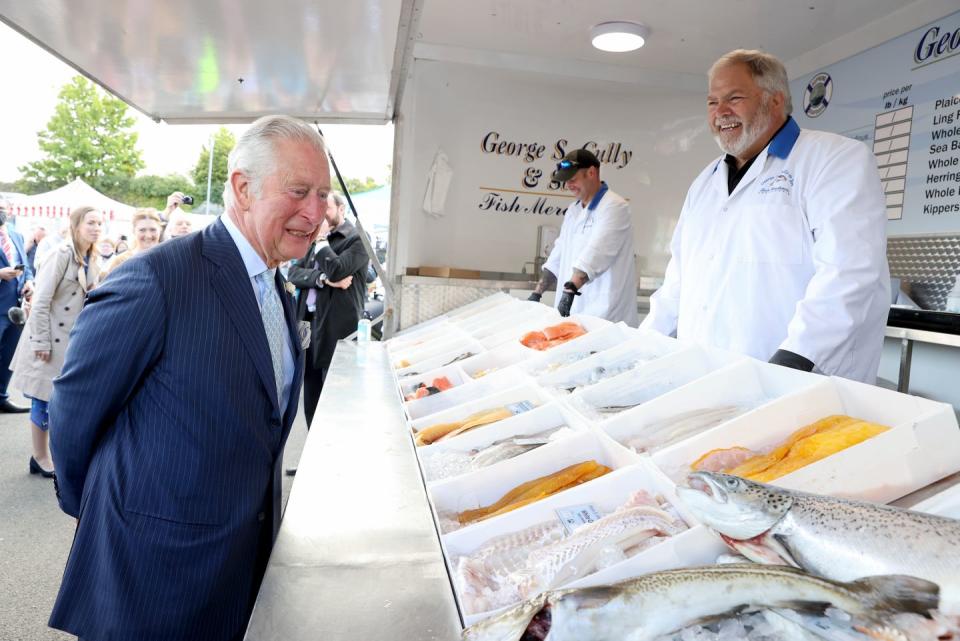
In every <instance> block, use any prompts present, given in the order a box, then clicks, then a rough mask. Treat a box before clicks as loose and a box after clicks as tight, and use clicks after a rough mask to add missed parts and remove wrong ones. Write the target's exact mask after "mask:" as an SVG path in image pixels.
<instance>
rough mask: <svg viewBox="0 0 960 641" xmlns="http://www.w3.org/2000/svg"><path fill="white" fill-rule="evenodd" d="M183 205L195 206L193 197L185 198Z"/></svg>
mask: <svg viewBox="0 0 960 641" xmlns="http://www.w3.org/2000/svg"><path fill="white" fill-rule="evenodd" d="M183 204H184V205H192V204H193V196H184V197H183Z"/></svg>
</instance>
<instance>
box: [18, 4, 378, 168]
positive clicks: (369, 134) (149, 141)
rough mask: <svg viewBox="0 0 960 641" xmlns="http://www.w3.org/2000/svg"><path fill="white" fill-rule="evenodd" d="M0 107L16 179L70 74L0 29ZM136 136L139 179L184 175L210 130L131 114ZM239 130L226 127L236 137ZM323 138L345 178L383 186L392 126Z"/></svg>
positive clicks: (34, 152) (331, 130)
mask: <svg viewBox="0 0 960 641" xmlns="http://www.w3.org/2000/svg"><path fill="white" fill-rule="evenodd" d="M0 65H2V69H3V76H2V78H3V85H2V91H3V103H2V107H0V180H2V181H14V180H16V179H17V178H19V177H20V174H19V172H18V171H17V167H18V166H20V165H23V164H26V163H27V162H29V161H31V160H36V159H38V158H39V157H40V149H39V147H37V132H38V131H40V130H42V129H44V128H45V127H46V125H47V121H49V120H50V117H51V116H52V115H53V109H54V106H55V105H56V102H57V94H58V93H59V92H60V88H61V87H63V85H64V84H66V83H67V82H69V80H70V78H71V77H72V76H74V75H75V74H76V72H75V71H74V70H73V69H72V68H70V67H69V66H67V65H66V64H64V63H63V62H61V61H60V60H58V59H57V58H56V57H54V56H53V55H51V54H49V53H47V52H46V51H45V50H44V49H41V48H40V47H38V46H37V45H35V44H33V43H32V42H30V41H29V40H27V39H26V38H24V37H23V36H21V35H20V34H18V33H17V32H16V31H13V30H12V29H10V28H9V27H8V26H6V25H4V24H2V23H0ZM130 113H131V114H132V115H133V116H134V117H135V118H136V120H137V124H136V126H135V129H136V131H137V132H138V133H139V141H138V144H137V147H138V148H139V149H140V151H141V153H142V156H143V160H144V162H145V163H146V168H145V169H144V170H143V171H142V172H141V173H146V174H158V175H165V174H169V173H180V174H184V175H189V172H190V171H191V170H192V168H193V166H194V164H196V162H197V157H198V156H199V154H200V149H201V147H202V146H203V145H204V144H206V142H207V139H208V138H209V136H210V132H212V131H215V130H216V129H217V126H215V125H167V124H164V123H155V122H153V121H152V120H150V119H149V118H147V117H146V116H144V115H143V114H142V113H140V112H139V111H137V110H135V109H133V108H131V109H130ZM244 128H245V127H244V126H243V125H228V129H230V130H231V131H233V132H234V135H237V134H238V133H239V132H242V131H243V130H244ZM323 131H324V134H325V135H326V138H327V142H328V144H329V146H330V148H331V150H332V151H333V154H334V157H335V158H336V160H337V164H338V166H339V167H340V171H341V172H343V174H344V175H345V176H349V177H353V178H365V177H366V176H373V177H374V178H375V179H376V180H377V181H378V182H384V179H385V178H386V177H387V175H388V169H387V166H388V165H389V164H390V163H391V162H392V160H393V126H392V125H386V126H372V125H324V126H323Z"/></svg>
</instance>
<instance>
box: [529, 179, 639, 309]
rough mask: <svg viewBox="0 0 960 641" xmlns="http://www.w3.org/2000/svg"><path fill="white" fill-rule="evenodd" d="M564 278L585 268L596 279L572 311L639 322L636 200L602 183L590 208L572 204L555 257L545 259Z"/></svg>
mask: <svg viewBox="0 0 960 641" xmlns="http://www.w3.org/2000/svg"><path fill="white" fill-rule="evenodd" d="M543 267H544V269H547V270H549V271H550V272H551V273H552V274H554V275H555V276H556V277H557V296H556V298H555V299H554V306H556V305H558V304H559V303H560V297H561V296H562V294H563V283H565V282H567V281H568V280H570V278H571V277H572V276H573V270H574V269H579V270H580V271H582V272H583V273H585V274H586V275H587V277H588V278H589V279H590V280H589V282H587V284H585V285H584V286H583V287H581V288H580V296H575V297H574V298H573V305H572V306H571V308H570V313H571V314H589V315H591V316H598V317H600V318H606V319H607V320H609V321H613V322H617V321H623V322H625V323H626V324H627V325H630V326H631V327H636V326H637V320H638V317H637V270H636V262H635V261H634V258H633V222H632V221H631V219H630V205H629V204H627V201H626V200H624V199H623V198H621V197H620V196H618V195H617V194H615V193H613V192H612V191H610V190H609V189H608V188H607V184H606V183H602V184H601V187H600V191H599V192H597V194H596V195H595V196H594V197H593V199H592V200H591V201H590V203H589V204H588V205H587V207H584V206H583V203H581V202H580V201H579V200H578V201H577V202H575V203H573V204H572V205H570V207H569V208H568V209H567V213H566V215H564V218H563V225H562V226H561V227H560V236H559V238H557V241H556V243H555V244H554V246H553V251H551V252H550V257H549V258H547V262H546V263H544V264H543Z"/></svg>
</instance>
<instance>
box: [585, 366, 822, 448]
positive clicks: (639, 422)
mask: <svg viewBox="0 0 960 641" xmlns="http://www.w3.org/2000/svg"><path fill="white" fill-rule="evenodd" d="M823 380H824V379H823V377H822V376H818V375H816V374H809V373H807V372H801V371H799V370H795V369H789V368H786V367H779V366H777V365H770V364H769V363H762V362H760V361H758V360H754V359H752V358H746V359H743V360H740V361H737V362H734V363H732V364H730V365H727V366H726V367H721V368H720V369H717V370H715V371H713V372H711V373H709V374H706V375H705V376H703V377H702V378H699V379H697V380H695V381H693V382H691V383H689V384H687V385H684V386H683V387H681V388H679V389H676V390H673V391H672V392H667V393H666V394H664V395H663V396H661V397H659V398H655V399H653V400H652V401H650V402H649V403H645V404H644V405H641V406H639V407H635V408H633V409H631V410H627V411H625V412H622V413H620V414H618V415H616V416H614V417H613V418H611V419H610V420H608V421H605V422H603V423H601V425H600V427H601V429H603V431H605V432H606V433H607V434H609V435H610V437H611V438H613V439H614V440H615V441H617V442H618V443H621V444H623V445H624V446H629V445H630V443H631V442H632V441H634V440H635V439H638V437H640V436H641V435H643V432H644V428H645V427H648V426H652V425H654V424H657V423H661V422H663V421H668V420H670V419H671V418H672V417H677V416H679V415H684V414H687V413H689V412H693V411H696V410H709V409H711V408H720V407H733V406H739V407H740V408H742V411H741V412H740V415H742V414H746V413H747V412H748V411H752V409H756V408H758V407H761V406H762V405H765V404H766V403H768V402H770V401H772V400H774V399H776V398H779V397H781V396H784V395H786V394H790V393H793V392H796V391H798V390H801V389H805V388H808V387H810V386H812V385H816V384H818V383H820V382H822V381H823ZM734 411H735V410H734ZM734 411H731V412H730V414H731V415H733V412H734ZM733 418H736V416H731V419H729V420H733ZM726 422H727V421H724V423H726ZM717 427H719V425H718V426H717ZM717 427H713V428H709V429H717ZM704 431H705V430H704ZM695 435H696V434H690V435H689V436H687V437H686V438H691V437H693V436H695ZM686 438H684V439H682V440H686ZM651 442H652V443H653V444H654V446H656V445H657V443H656V441H655V440H653V441H651Z"/></svg>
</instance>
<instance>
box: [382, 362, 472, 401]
mask: <svg viewBox="0 0 960 641" xmlns="http://www.w3.org/2000/svg"><path fill="white" fill-rule="evenodd" d="M442 376H445V377H446V378H447V380H448V381H450V384H451V385H453V386H454V387H458V386H460V385H463V384H464V383H466V382H468V381H472V380H473V379H472V378H470V377H469V376H467V375H466V374H465V373H464V371H463V368H461V367H460V364H459V363H454V364H453V365H446V366H444V367H438V368H436V369H432V370H430V371H429V372H424V373H423V374H416V375H414V376H406V377H404V378H401V379H400V380H399V381H398V383H399V384H400V394H402V395H403V396H406V395H407V394H410V393H412V392H414V391H416V389H417V387H418V386H419V385H420V383H423V384H424V385H426V386H428V387H429V386H430V385H433V381H434V379H437V378H440V377H442ZM447 391H451V390H447ZM443 393H444V392H441V394H443ZM421 400H422V399H421ZM407 402H408V403H409V402H411V401H407Z"/></svg>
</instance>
